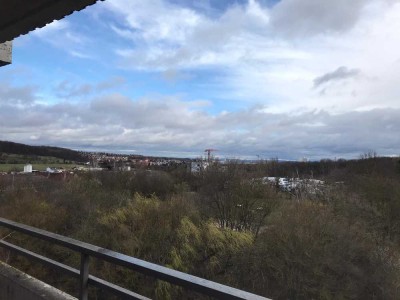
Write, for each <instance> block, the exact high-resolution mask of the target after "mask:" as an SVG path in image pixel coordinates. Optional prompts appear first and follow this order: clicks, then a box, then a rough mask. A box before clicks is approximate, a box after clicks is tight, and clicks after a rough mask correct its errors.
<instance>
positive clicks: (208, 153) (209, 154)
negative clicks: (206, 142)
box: [204, 149, 218, 162]
mask: <svg viewBox="0 0 400 300" xmlns="http://www.w3.org/2000/svg"><path fill="white" fill-rule="evenodd" d="M214 151H218V150H217V149H206V150H204V152H206V153H207V161H208V162H210V161H211V152H214Z"/></svg>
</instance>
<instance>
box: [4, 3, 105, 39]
mask: <svg viewBox="0 0 400 300" xmlns="http://www.w3.org/2000/svg"><path fill="white" fill-rule="evenodd" d="M97 1H98V0H29V1H27V0H0V43H4V42H5V41H10V40H13V39H14V38H16V37H18V36H20V35H22V34H26V33H28V32H29V31H32V30H35V29H36V28H40V27H43V26H45V25H46V24H48V23H51V22H53V21H54V20H60V19H62V18H63V17H65V16H67V15H69V14H71V13H73V12H74V11H78V10H81V9H83V8H85V7H86V6H89V5H92V4H94V3H96V2H97Z"/></svg>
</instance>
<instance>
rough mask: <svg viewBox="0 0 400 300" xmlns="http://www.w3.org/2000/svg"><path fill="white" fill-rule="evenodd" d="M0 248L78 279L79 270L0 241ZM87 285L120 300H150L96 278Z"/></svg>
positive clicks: (91, 278) (90, 276)
mask: <svg viewBox="0 0 400 300" xmlns="http://www.w3.org/2000/svg"><path fill="white" fill-rule="evenodd" d="M0 247H3V248H6V249H8V250H10V251H13V252H15V253H17V254H18V255H21V256H25V257H28V258H30V259H32V260H35V261H37V262H40V263H42V264H44V265H46V266H48V267H50V268H53V269H56V270H57V271H61V272H64V273H67V274H68V275H70V276H72V277H74V278H79V270H77V269H74V268H71V267H70V266H67V265H65V264H62V263H59V262H57V261H55V260H52V259H50V258H47V257H44V256H42V255H40V254H37V253H34V252H32V251H29V250H26V249H24V248H21V247H18V246H16V245H14V244H11V243H8V242H6V241H2V240H0ZM89 285H93V286H96V287H98V288H101V289H104V290H108V291H110V292H112V293H113V294H115V295H117V296H119V297H121V298H122V299H129V300H151V299H150V298H147V297H144V296H142V295H139V294H136V293H134V292H132V291H130V290H127V289H125V288H122V287H120V286H118V285H115V284H112V283H110V282H108V281H105V280H103V279H100V278H98V277H95V276H92V275H89Z"/></svg>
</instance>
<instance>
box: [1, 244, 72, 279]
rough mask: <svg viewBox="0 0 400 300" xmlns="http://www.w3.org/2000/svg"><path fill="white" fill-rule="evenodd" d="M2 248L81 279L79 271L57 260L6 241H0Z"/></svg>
mask: <svg viewBox="0 0 400 300" xmlns="http://www.w3.org/2000/svg"><path fill="white" fill-rule="evenodd" d="M0 247H3V248H6V249H8V250H11V251H13V252H15V253H17V254H19V255H21V256H25V257H27V258H30V259H32V260H34V261H37V262H40V263H42V264H44V265H46V266H48V267H51V268H53V269H56V270H57V271H61V272H64V273H67V274H68V275H70V276H72V277H75V278H79V271H78V270H77V269H74V268H71V267H70V266H67V265H64V264H62V263H59V262H57V261H55V260H52V259H50V258H47V257H44V256H42V255H39V254H37V253H34V252H32V251H29V250H26V249H24V248H21V247H18V246H16V245H14V244H11V243H8V242H6V241H0Z"/></svg>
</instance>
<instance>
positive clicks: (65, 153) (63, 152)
mask: <svg viewBox="0 0 400 300" xmlns="http://www.w3.org/2000/svg"><path fill="white" fill-rule="evenodd" d="M0 153H9V154H10V153H11V154H20V155H27V156H51V157H56V158H60V159H63V160H68V161H77V162H83V161H86V160H87V158H85V157H84V156H83V155H82V154H81V153H80V152H78V151H74V150H71V149H66V148H60V147H50V146H30V145H25V144H19V143H14V142H8V141H0ZM5 163H6V162H5ZM7 163H13V162H7Z"/></svg>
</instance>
